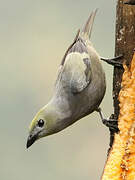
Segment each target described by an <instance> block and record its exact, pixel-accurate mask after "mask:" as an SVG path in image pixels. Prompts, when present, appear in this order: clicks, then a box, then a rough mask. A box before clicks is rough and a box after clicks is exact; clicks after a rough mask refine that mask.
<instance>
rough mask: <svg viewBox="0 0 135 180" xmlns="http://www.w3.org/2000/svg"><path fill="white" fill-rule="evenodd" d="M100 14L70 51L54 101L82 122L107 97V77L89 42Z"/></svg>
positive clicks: (66, 57) (80, 35) (62, 64)
mask: <svg viewBox="0 0 135 180" xmlns="http://www.w3.org/2000/svg"><path fill="white" fill-rule="evenodd" d="M95 14H96V12H94V13H92V14H91V15H90V17H89V19H88V21H87V23H86V25H85V27H84V29H83V31H82V32H81V33H80V32H79V33H78V34H77V36H76V38H75V40H74V42H73V44H71V46H70V47H69V48H68V50H67V52H66V54H65V56H64V58H63V60H62V63H61V66H60V69H59V74H58V77H57V81H56V84H55V91H54V99H55V100H56V102H57V104H58V106H61V108H64V109H63V111H70V112H71V115H72V118H73V119H74V118H75V119H80V118H81V117H83V116H86V115H87V114H89V113H91V112H93V111H94V110H96V109H97V107H98V106H99V105H100V103H101V101H102V99H103V97H104V94H105V89H106V86H105V84H106V83H105V74H104V71H103V69H102V66H101V63H100V57H99V55H98V53H97V52H96V50H95V49H94V48H93V46H92V44H91V42H90V41H89V35H90V34H91V29H92V25H93V21H94V17H95Z"/></svg>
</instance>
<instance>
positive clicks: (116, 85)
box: [101, 0, 135, 180]
mask: <svg viewBox="0 0 135 180" xmlns="http://www.w3.org/2000/svg"><path fill="white" fill-rule="evenodd" d="M124 1H126V0H118V2H117V8H116V39H115V56H119V55H123V58H122V59H120V60H119V61H121V62H123V63H125V64H126V65H127V66H130V64H131V60H132V58H133V54H134V49H135V6H134V5H127V4H124ZM124 67H125V68H126V66H124ZM127 69H128V68H127ZM131 69H132V68H131ZM131 69H130V68H129V69H128V70H127V72H128V73H129V74H128V75H129V77H130V78H129V80H128V79H127V78H125V81H124V82H126V81H127V82H128V81H131V82H132V83H133V79H134V78H133V77H134V76H132V73H133V72H132V71H131ZM123 70H124V69H120V68H117V67H115V68H114V74H113V101H114V118H115V119H118V117H119V129H120V132H119V133H118V134H115V136H114V132H113V131H111V142H110V143H111V144H110V145H111V147H112V148H110V153H109V156H108V159H107V161H106V164H105V168H104V172H103V176H102V178H101V179H102V180H110V179H113V180H118V179H119V180H127V179H130V180H131V179H132V178H128V177H127V176H126V175H125V174H127V173H129V172H130V170H131V169H128V168H127V169H126V166H124V167H123V166H122V165H123V164H124V163H125V162H126V163H127V164H126V165H129V164H130V163H129V159H128V158H129V154H126V155H127V156H124V155H123V154H124V153H127V149H128V148H127V147H126V146H127V145H128V143H129V139H130V138H129V139H128V135H130V130H131V129H132V128H131V127H130V124H129V122H132V121H134V120H135V119H134V118H132V117H131V111H129V114H128V116H127V117H128V118H129V120H130V121H129V122H128V118H127V117H126V119H125V116H124V115H125V114H126V110H127V109H128V108H129V107H130V108H133V115H134V103H132V99H133V97H135V95H134V90H133V91H132V92H133V94H132V96H133V97H132V96H131V95H130V91H131V88H130V86H131V84H130V85H129V86H128V87H127V90H128V91H127V92H126V91H125V92H124V93H123V96H122V98H123V100H124V99H125V97H126V96H127V97H129V99H130V100H129V101H128V103H127V104H124V103H123V104H122V102H121V113H120V115H119V110H120V108H119V101H118V96H119V92H120V89H121V81H122V75H123ZM125 70H126V69H125ZM132 70H133V69H132ZM132 78H133V79H132ZM127 84H128V83H127ZM133 87H135V85H134V83H133ZM122 90H123V89H122ZM121 92H122V91H121ZM119 98H120V96H119ZM122 106H123V107H124V108H125V109H123V112H124V113H123V116H122ZM130 108H129V109H130ZM122 117H124V118H123V119H124V122H125V126H124V123H123V119H122ZM131 124H132V123H131ZM128 126H129V128H128ZM123 137H124V138H123ZM113 139H115V140H114V143H113ZM132 142H135V141H133V140H132ZM112 145H113V146H112ZM133 149H134V148H133ZM122 153H123V154H122ZM128 153H130V151H129V152H128ZM131 154H132V153H131ZM133 154H134V152H133ZM125 157H127V161H125V159H124V158H125ZM123 162H124V163H123ZM131 164H132V163H131ZM133 164H134V163H133ZM124 165H125V164H124ZM127 167H128V166H127ZM133 170H135V169H134V165H133ZM123 172H124V173H125V174H123ZM110 177H111V178H110Z"/></svg>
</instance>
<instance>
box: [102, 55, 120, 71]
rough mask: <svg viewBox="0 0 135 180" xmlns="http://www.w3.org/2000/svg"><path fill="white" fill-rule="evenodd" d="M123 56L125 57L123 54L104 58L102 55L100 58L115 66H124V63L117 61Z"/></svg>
mask: <svg viewBox="0 0 135 180" xmlns="http://www.w3.org/2000/svg"><path fill="white" fill-rule="evenodd" d="M122 57H123V56H122V55H120V56H117V57H114V58H110V59H109V58H104V57H101V58H100V59H101V60H102V61H105V62H107V63H108V64H111V65H113V66H115V67H120V68H123V65H122V63H121V62H118V61H117V60H118V59H120V58H122Z"/></svg>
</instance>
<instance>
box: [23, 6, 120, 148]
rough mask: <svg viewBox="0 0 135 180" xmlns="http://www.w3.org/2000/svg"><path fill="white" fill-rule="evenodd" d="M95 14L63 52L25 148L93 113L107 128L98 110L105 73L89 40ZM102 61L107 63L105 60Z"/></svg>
mask: <svg viewBox="0 0 135 180" xmlns="http://www.w3.org/2000/svg"><path fill="white" fill-rule="evenodd" d="M96 12H97V9H96V10H95V11H93V12H92V13H91V14H90V16H89V18H88V20H87V22H86V24H85V25H84V27H83V29H82V31H80V29H79V30H78V32H77V35H76V37H75V39H74V41H73V43H72V44H71V45H70V46H69V48H68V49H67V51H66V53H65V55H64V57H63V59H62V61H61V64H60V67H59V70H58V76H57V79H56V82H55V86H54V92H53V95H52V98H51V100H50V101H49V102H48V104H46V105H45V106H44V107H43V108H41V109H40V110H39V112H38V113H37V114H36V115H35V117H34V119H33V120H32V122H31V124H30V127H29V136H28V139H27V144H26V147H27V148H29V147H30V146H31V145H32V144H33V143H34V142H35V141H37V140H38V139H40V138H42V137H45V136H49V135H52V134H55V133H58V132H59V131H61V130H63V129H65V128H67V127H69V126H70V125H72V124H73V123H75V122H76V121H78V120H80V119H81V118H83V117H85V116H87V115H89V114H91V113H92V112H94V111H97V112H99V114H100V117H101V119H102V121H103V123H104V124H106V125H107V126H110V123H111V121H110V122H109V121H107V120H105V119H104V118H103V115H102V112H101V108H100V107H99V106H100V103H101V102H102V99H103V97H104V95H105V91H106V78H105V72H104V70H103V68H102V65H101V58H100V56H99V54H98V53H97V51H96V50H95V48H94V47H93V45H92V43H91V41H90V37H91V32H92V27H93V22H94V19H95V16H96ZM102 60H105V61H108V59H105V58H102ZM116 65H119V64H117V63H116ZM108 122H109V125H108V124H107V123H108Z"/></svg>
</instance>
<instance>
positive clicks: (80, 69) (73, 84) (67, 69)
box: [56, 10, 97, 94]
mask: <svg viewBox="0 0 135 180" xmlns="http://www.w3.org/2000/svg"><path fill="white" fill-rule="evenodd" d="M96 12H97V10H95V11H94V12H92V13H91V14H90V16H89V18H88V20H87V22H86V24H85V26H84V28H83V30H82V32H81V33H80V30H79V31H78V33H77V35H76V38H75V39H74V42H73V43H72V44H71V45H70V46H69V48H68V49H67V51H66V53H65V55H64V57H63V60H62V62H61V66H60V72H59V75H58V78H57V81H56V86H57V84H59V82H60V84H61V85H62V87H64V88H67V89H70V90H71V92H72V93H74V94H75V93H80V92H82V91H83V90H84V89H85V88H86V87H87V86H88V85H89V83H90V81H91V76H92V72H91V60H90V56H89V53H88V50H87V45H88V44H90V41H89V38H90V35H91V31H92V27H93V22H94V18H95V15H96ZM86 44H87V45H86ZM60 84H59V85H60ZM59 85H58V86H57V87H58V88H59Z"/></svg>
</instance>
